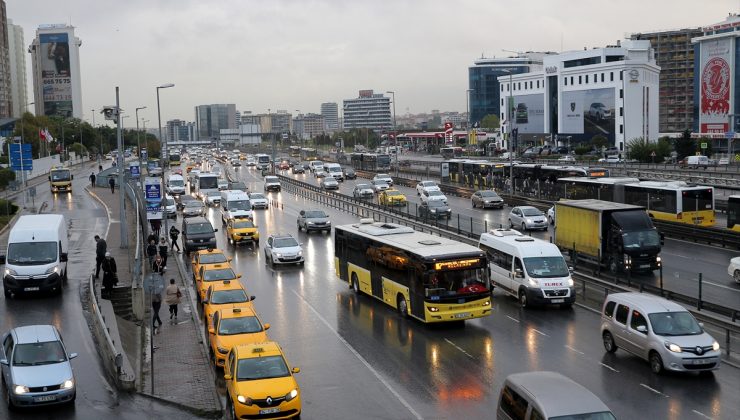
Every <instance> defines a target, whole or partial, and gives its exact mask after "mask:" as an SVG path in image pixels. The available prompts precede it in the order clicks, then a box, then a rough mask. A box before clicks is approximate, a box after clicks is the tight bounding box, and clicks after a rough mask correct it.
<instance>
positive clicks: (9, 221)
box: [0, 207, 23, 235]
mask: <svg viewBox="0 0 740 420" xmlns="http://www.w3.org/2000/svg"><path fill="white" fill-rule="evenodd" d="M21 213H23V209H22V208H20V207H19V208H18V210H16V211H15V214H14V215H13V217H11V218H10V220H8V223H7V224H5V226H3V228H2V229H0V235H2V234H3V233H5V231H6V230H8V229H9V228H10V227H11V226H13V225H14V224H15V222H16V221H17V220H18V218H19V217H21Z"/></svg>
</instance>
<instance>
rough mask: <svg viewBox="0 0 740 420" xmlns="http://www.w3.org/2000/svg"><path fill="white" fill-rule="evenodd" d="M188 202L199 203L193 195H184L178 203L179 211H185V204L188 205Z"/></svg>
mask: <svg viewBox="0 0 740 420" xmlns="http://www.w3.org/2000/svg"><path fill="white" fill-rule="evenodd" d="M188 201H198V200H197V199H196V198H195V197H193V196H192V195H187V194H183V195H181V196H180V197H179V199H178V201H177V209H178V210H182V209H184V208H185V204H187V202H188Z"/></svg>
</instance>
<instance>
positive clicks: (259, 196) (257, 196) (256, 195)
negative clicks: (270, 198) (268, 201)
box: [249, 193, 265, 200]
mask: <svg viewBox="0 0 740 420" xmlns="http://www.w3.org/2000/svg"><path fill="white" fill-rule="evenodd" d="M249 199H250V200H265V196H264V194H260V193H254V194H250V195H249Z"/></svg>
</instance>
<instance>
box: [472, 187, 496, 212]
mask: <svg viewBox="0 0 740 420" xmlns="http://www.w3.org/2000/svg"><path fill="white" fill-rule="evenodd" d="M470 201H471V203H472V204H473V208H476V207H480V208H484V209H485V208H486V207H490V208H494V209H501V208H504V199H503V198H501V197H500V196H499V195H498V194H496V192H494V191H491V190H480V191H476V192H474V193H473V195H471V196H470Z"/></svg>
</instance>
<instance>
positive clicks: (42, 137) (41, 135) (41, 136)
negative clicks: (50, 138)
mask: <svg viewBox="0 0 740 420" xmlns="http://www.w3.org/2000/svg"><path fill="white" fill-rule="evenodd" d="M39 139H40V140H44V141H46V132H44V130H39Z"/></svg>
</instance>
